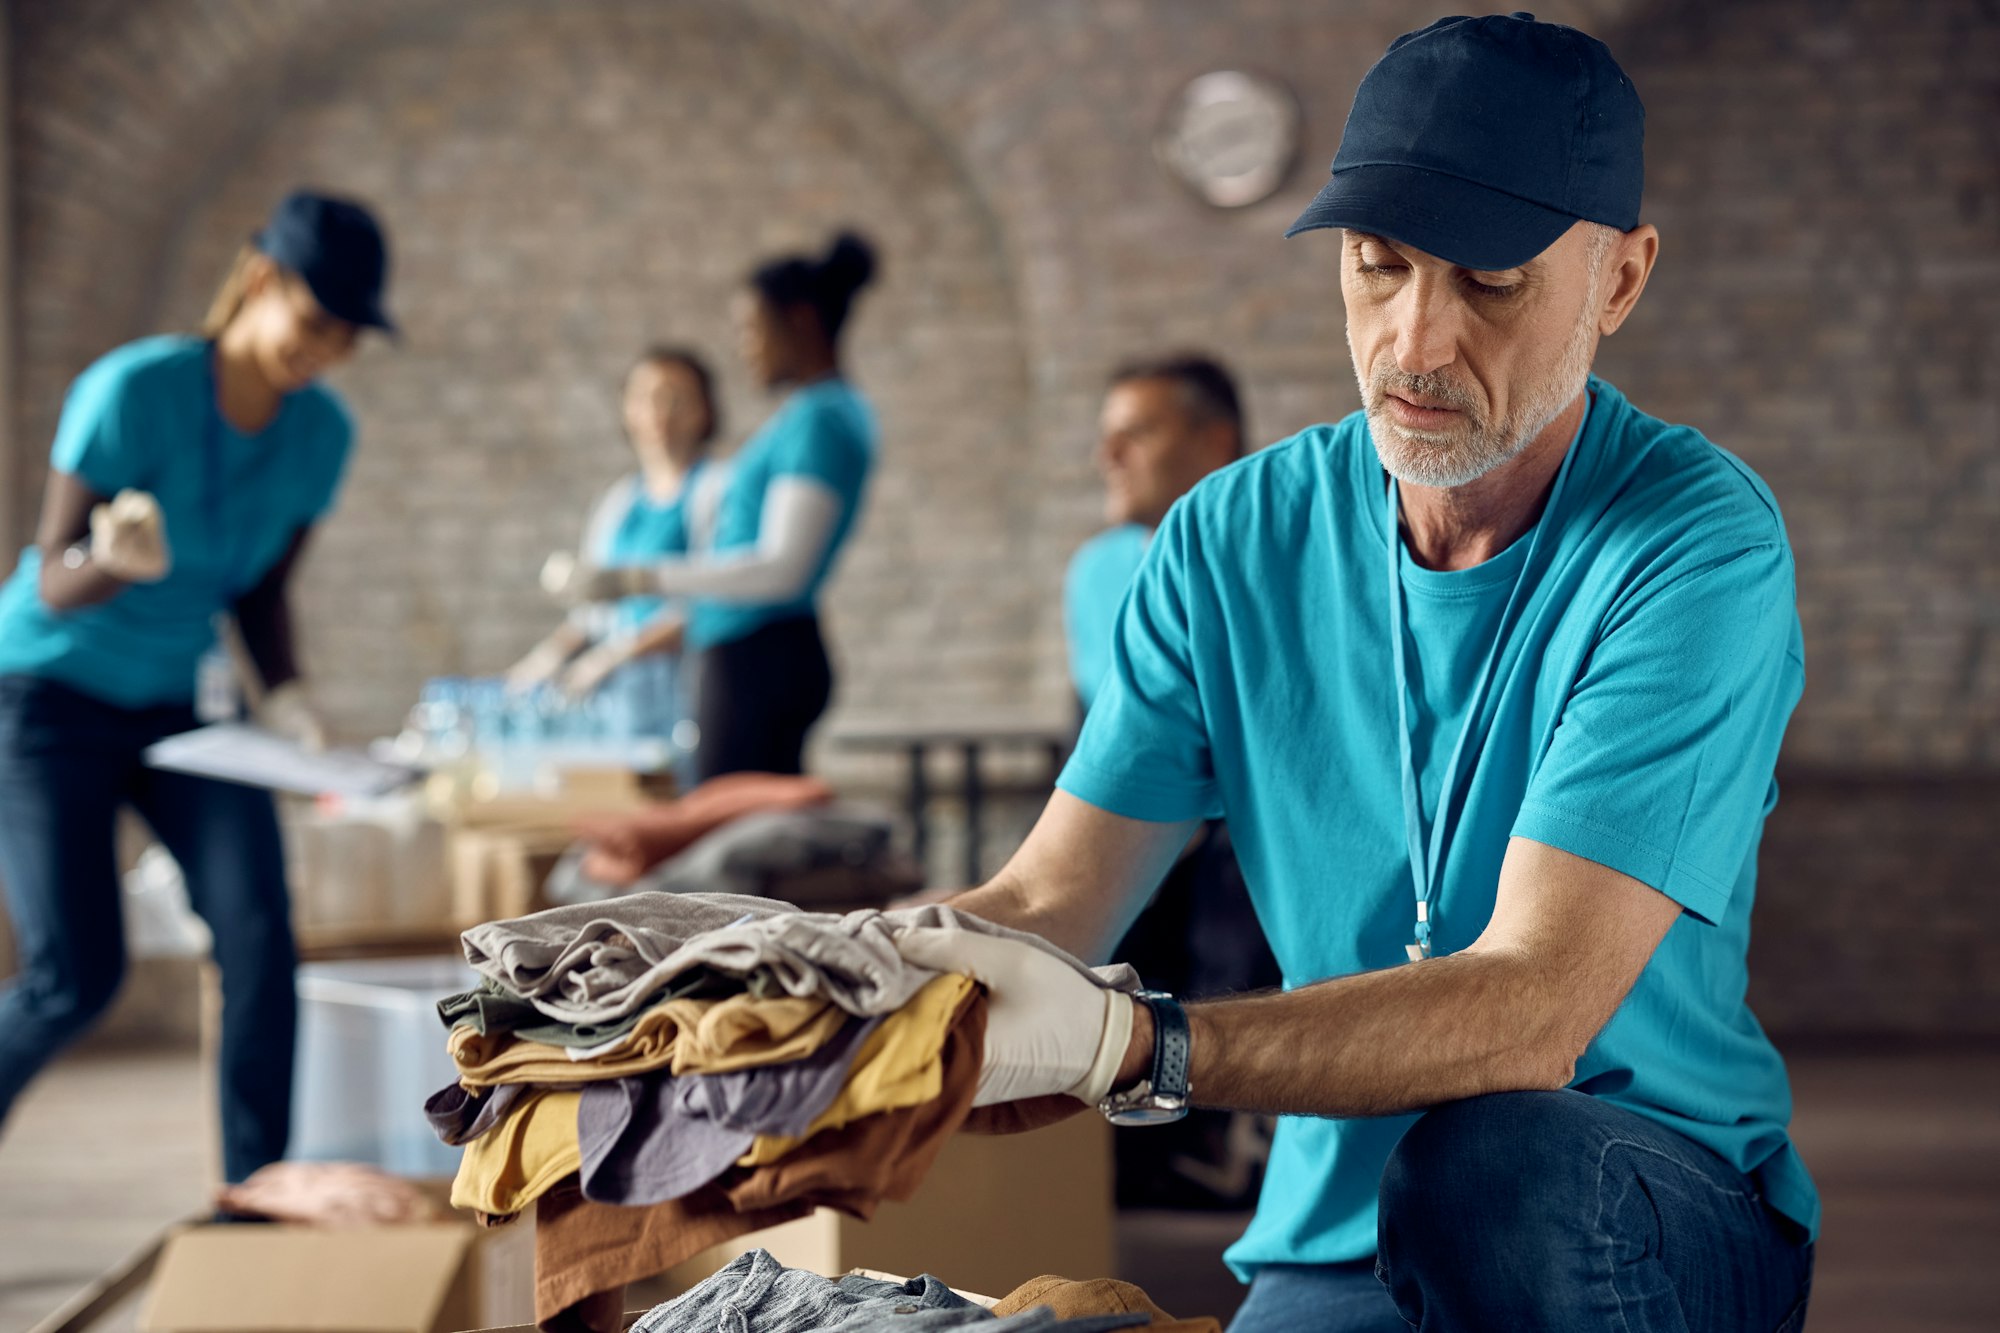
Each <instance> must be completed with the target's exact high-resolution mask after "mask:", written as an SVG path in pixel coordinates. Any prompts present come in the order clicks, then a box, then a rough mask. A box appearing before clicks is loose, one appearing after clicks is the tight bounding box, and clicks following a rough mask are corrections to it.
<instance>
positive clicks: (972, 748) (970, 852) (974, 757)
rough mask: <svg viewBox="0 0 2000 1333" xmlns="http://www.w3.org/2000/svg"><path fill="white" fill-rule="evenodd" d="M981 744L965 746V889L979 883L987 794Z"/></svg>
mask: <svg viewBox="0 0 2000 1333" xmlns="http://www.w3.org/2000/svg"><path fill="white" fill-rule="evenodd" d="M979 779H980V773H979V742H978V741H967V742H966V744H965V887H966V888H968V889H969V888H973V887H975V886H976V885H978V883H979V843H980V839H981V835H982V830H981V828H980V824H981V822H982V819H981V816H982V815H983V814H984V811H983V810H982V808H981V807H982V806H983V805H984V804H985V796H986V793H985V792H984V791H983V790H982V789H981V786H980V780H979Z"/></svg>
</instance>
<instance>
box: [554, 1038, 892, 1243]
mask: <svg viewBox="0 0 2000 1333" xmlns="http://www.w3.org/2000/svg"><path fill="white" fill-rule="evenodd" d="M881 1021H882V1020H881V1019H879V1018H867V1019H862V1018H850V1019H849V1020H848V1021H847V1023H846V1024H845V1025H844V1026H843V1027H842V1028H841V1029H840V1031H839V1032H836V1033H835V1034H834V1035H833V1036H832V1037H831V1038H830V1039H829V1040H828V1041H827V1043H826V1044H825V1045H824V1046H822V1047H820V1048H819V1049H818V1050H817V1051H814V1052H813V1053H812V1054H811V1055H808V1056H806V1057H805V1058H803V1059H800V1060H791V1061H787V1062H785V1063H783V1064H773V1065H759V1066H757V1067H755V1068H753V1069H737V1070H731V1071H729V1072H728V1073H723V1074H683V1075H680V1076H678V1077H676V1076H675V1075H673V1074H669V1073H667V1072H665V1071H664V1070H662V1071H660V1072H657V1073H651V1074H642V1075H638V1076H636V1077H633V1078H620V1079H608V1080H605V1081H603V1082H600V1083H591V1084H587V1085H585V1087H584V1089H583V1100H582V1102H581V1104H580V1105H579V1106H578V1107H577V1113H576V1133H577V1141H578V1146H579V1147H580V1148H581V1149H582V1153H583V1171H582V1177H583V1196H584V1197H585V1198H586V1199H593V1200H595V1201H596V1202H598V1203H614V1204H624V1205H627V1206H632V1207H643V1206H647V1205H651V1204H656V1203H665V1202H667V1201H668V1200H669V1199H678V1198H680V1197H682V1196H683V1195H687V1194H692V1193H693V1192H694V1191H695V1190H698V1189H700V1188H701V1187H702V1186H703V1185H706V1184H707V1183H708V1182H709V1181H711V1180H714V1179H715V1178H716V1177H717V1176H719V1175H721V1174H722V1173H723V1172H724V1171H727V1170H728V1169H729V1167H730V1165H731V1164H732V1163H734V1162H735V1161H736V1159H737V1158H739V1157H741V1156H742V1155H743V1154H744V1153H746V1152H748V1151H749V1150H750V1145H751V1144H752V1143H753V1142H755V1140H756V1138H757V1136H758V1135H759V1134H778V1135H784V1136H786V1137H788V1138H796V1137H798V1136H800V1135H802V1134H804V1133H805V1132H806V1130H808V1129H809V1128H811V1127H812V1122H813V1121H815V1120H817V1119H819V1117H820V1116H821V1114H822V1113H824V1112H825V1110H826V1108H827V1107H829V1106H831V1105H833V1102H834V1099H835V1098H837V1097H838V1096H839V1095H840V1090H841V1088H843V1087H844V1086H846V1083H847V1073H848V1070H849V1069H850V1068H851V1067H852V1066H853V1064H854V1057H855V1055H856V1054H857V1053H858V1052H859V1051H860V1049H861V1043H862V1042H863V1041H864V1040H865V1039H866V1038H867V1036H868V1034H869V1033H870V1032H872V1031H874V1029H875V1026H876V1024H878V1023H880V1022H881Z"/></svg>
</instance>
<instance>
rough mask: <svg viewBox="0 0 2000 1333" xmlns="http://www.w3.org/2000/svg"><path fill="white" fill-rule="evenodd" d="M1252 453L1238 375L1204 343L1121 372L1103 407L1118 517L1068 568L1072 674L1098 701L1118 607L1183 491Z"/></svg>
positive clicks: (1105, 460)
mask: <svg viewBox="0 0 2000 1333" xmlns="http://www.w3.org/2000/svg"><path fill="white" fill-rule="evenodd" d="M1241 457H1243V407H1242V403H1241V401H1240V399H1239V398H1238V396H1237V392H1236V381H1235V379H1234V378H1233V377H1232V376H1231V375H1230V373H1229V372H1228V371H1227V370H1226V369H1224V368H1223V367H1222V365H1221V364H1220V363H1219V362H1217V361H1215V360H1214V359H1213V358H1210V357H1206V356H1203V355H1201V354H1199V353H1195V352H1181V353H1176V354H1173V355H1169V356H1159V357H1149V358H1146V359H1143V360H1136V361H1128V362H1126V363H1125V364H1124V365H1122V366H1120V367H1119V368H1118V369H1117V370H1115V371H1113V372H1112V375H1111V383H1110V386H1109V387H1108V388H1107V389H1106V390H1105V393H1104V406H1103V409H1102V410H1101V411H1100V412H1099V414H1098V425H1097V470H1098V473H1099V474H1100V475H1101V476H1102V477H1103V478H1104V521H1105V522H1106V523H1108V524H1110V525H1111V526H1109V527H1107V528H1106V529H1105V530H1104V531H1102V532H1100V533H1098V534H1097V535H1096V536H1095V537H1092V538H1091V539H1090V540H1089V541H1087V542H1085V543H1084V544H1083V545H1082V546H1080V547H1078V548H1077V552H1076V554H1075V555H1073V556H1071V557H1070V562H1069V571H1068V573H1067V574H1065V575H1064V577H1063V633H1064V637H1065V638H1066V639H1067V641H1068V644H1069V674H1070V682H1071V683H1072V684H1073V685H1075V686H1076V696H1077V699H1078V700H1079V701H1080V702H1081V703H1082V705H1083V708H1084V710H1085V711H1086V712H1087V711H1089V708H1090V704H1091V701H1092V700H1093V699H1095V698H1096V697H1097V686H1098V683H1099V682H1100V681H1102V680H1103V679H1104V674H1105V672H1106V671H1108V670H1109V669H1110V667H1111V645H1112V644H1113V642H1114V641H1115V640H1116V638H1117V628H1118V607H1119V604H1120V603H1121V602H1123V601H1124V600H1125V591H1126V589H1128V588H1130V587H1131V586H1132V576H1133V575H1135V574H1137V573H1138V572H1139V562H1140V561H1141V560H1143V559H1144V558H1145V555H1146V547H1147V546H1148V545H1149V544H1150V543H1151V542H1152V540H1153V532H1154V530H1155V529H1157V528H1158V527H1159V526H1160V522H1161V520H1163V519H1165V518H1166V516H1167V510H1168V509H1170V508H1172V507H1173V503H1174V501H1176V500H1178V499H1180V498H1181V497H1182V496H1183V495H1186V494H1187V493H1188V492H1189V491H1190V490H1192V489H1194V484H1195V483H1196V482H1198V481H1200V480H1201V479H1202V478H1203V477H1206V476H1207V475H1208V474H1209V473H1211V472H1213V471H1215V470H1216V469H1217V468H1220V467H1224V466H1227V465H1228V464H1230V463H1233V462H1235V461H1236V460H1237V459H1239V458H1241Z"/></svg>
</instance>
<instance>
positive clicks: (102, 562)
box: [90, 490, 174, 583]
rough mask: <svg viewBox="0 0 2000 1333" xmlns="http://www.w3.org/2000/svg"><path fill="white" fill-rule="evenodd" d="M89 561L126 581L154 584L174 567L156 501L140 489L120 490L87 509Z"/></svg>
mask: <svg viewBox="0 0 2000 1333" xmlns="http://www.w3.org/2000/svg"><path fill="white" fill-rule="evenodd" d="M90 561H91V563H92V564H94V565H96V566H97V567H98V568H99V569H101V570H103V571H104V572H105V573H107V574H109V575H111V577H113V578H115V579H119V580H122V581H123V582H126V583H158V582H159V581H160V580H161V579H163V578H165V577H166V576H167V571H169V570H171V569H172V568H173V567H174V559H173V553H172V552H171V551H169V550H168V549H167V527H166V520H165V519H163V518H162V517H161V516H160V502H159V501H158V500H155V499H154V498H153V497H152V496H150V495H148V494H147V493H146V492H144V491H132V490H125V491H120V492H118V494H117V495H116V496H114V497H112V499H111V500H110V502H109V503H106V504H101V505H97V506H96V507H94V508H93V509H92V510H91V511H90Z"/></svg>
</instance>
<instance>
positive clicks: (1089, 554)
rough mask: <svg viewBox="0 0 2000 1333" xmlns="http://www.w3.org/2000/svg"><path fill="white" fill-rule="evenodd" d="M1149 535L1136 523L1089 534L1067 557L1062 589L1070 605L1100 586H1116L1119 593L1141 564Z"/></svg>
mask: <svg viewBox="0 0 2000 1333" xmlns="http://www.w3.org/2000/svg"><path fill="white" fill-rule="evenodd" d="M1151 539H1152V533H1151V532H1150V531H1149V530H1148V529H1146V528H1145V527H1144V526H1142V525H1141V524H1138V523H1121V524H1118V525H1117V526H1115V527H1109V528H1106V529H1104V530H1103V531H1102V532H1098V533H1094V534H1092V535H1091V536H1090V537H1089V538H1088V539H1086V540H1085V541H1084V543H1083V544H1082V545H1081V546H1079V547H1077V548H1076V550H1075V552H1073V553H1072V554H1071V555H1070V558H1069V567H1068V569H1067V570H1066V571H1065V572H1064V575H1063V588H1064V591H1065V594H1066V596H1068V597H1069V598H1070V599H1071V600H1072V601H1073V600H1075V599H1076V598H1077V597H1078V596H1080V595H1084V594H1087V593H1088V592H1090V591H1091V590H1092V589H1094V588H1095V587H1097V586H1098V585H1099V584H1103V583H1107V582H1116V583H1117V585H1118V588H1119V590H1120V591H1121V592H1122V591H1123V590H1124V586H1125V584H1126V583H1128V582H1130V580H1131V577H1132V575H1133V574H1134V573H1135V572H1137V570H1138V568H1139V565H1140V563H1141V562H1142V561H1143V560H1145V558H1146V545H1147V543H1148V542H1149V541H1150V540H1151Z"/></svg>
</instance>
